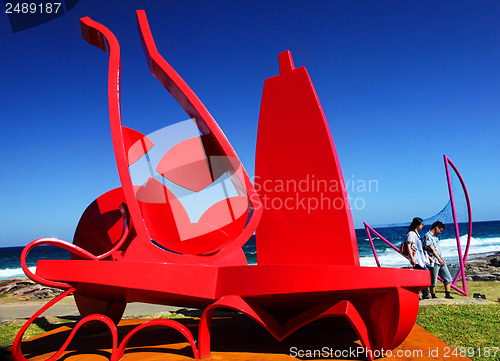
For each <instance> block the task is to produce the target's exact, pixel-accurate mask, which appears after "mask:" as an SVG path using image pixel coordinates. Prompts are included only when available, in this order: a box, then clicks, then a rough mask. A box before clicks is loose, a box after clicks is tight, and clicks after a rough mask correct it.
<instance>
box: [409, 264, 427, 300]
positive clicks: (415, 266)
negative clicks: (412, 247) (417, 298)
mask: <svg viewBox="0 0 500 361" xmlns="http://www.w3.org/2000/svg"><path fill="white" fill-rule="evenodd" d="M413 268H414V269H419V270H425V268H422V267H420V266H419V265H418V264H416V265H414V266H413ZM422 298H423V299H424V300H427V299H429V298H431V296H429V290H428V289H427V288H425V289H423V290H422Z"/></svg>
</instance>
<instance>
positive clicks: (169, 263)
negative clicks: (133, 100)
mask: <svg viewBox="0 0 500 361" xmlns="http://www.w3.org/2000/svg"><path fill="white" fill-rule="evenodd" d="M137 20H138V25H139V34H140V36H141V40H142V43H143V49H144V53H145V55H146V59H147V62H148V65H149V67H150V70H151V72H152V74H153V75H154V76H155V77H156V78H157V79H158V80H159V81H160V83H161V84H162V85H163V86H164V87H165V88H166V89H167V90H168V91H169V92H170V93H171V94H172V96H173V97H174V98H175V99H176V100H177V102H178V103H179V104H180V105H181V106H182V107H183V109H184V110H185V111H186V113H187V114H188V115H189V117H191V119H192V121H191V122H189V121H188V123H186V124H183V125H182V126H180V127H184V126H185V128H182V129H191V128H192V127H195V128H196V131H195V132H194V133H192V132H190V131H187V133H186V134H189V136H188V135H184V136H182V137H180V140H179V139H178V140H179V141H178V142H176V143H175V144H171V145H170V146H169V145H168V144H166V143H165V144H164V143H162V136H165V135H167V134H171V133H168V132H172V131H174V130H172V129H167V130H165V131H162V132H160V133H156V132H155V133H152V134H151V135H148V136H146V135H143V134H142V133H140V132H137V131H135V130H132V129H130V128H126V127H124V126H122V124H121V117H120V75H121V65H120V49H119V44H118V41H117V40H116V38H115V36H114V35H113V34H112V33H111V31H109V30H108V29H107V28H105V27H104V26H102V25H101V24H99V23H96V22H95V21H92V20H91V19H89V18H88V17H87V18H82V19H81V27H82V34H83V37H84V38H85V40H87V41H88V42H89V43H90V44H92V45H95V46H97V47H99V48H101V49H102V50H104V51H106V52H107V53H108V54H109V76H108V94H109V113H110V122H111V133H112V138H113V145H114V150H115V156H116V161H117V166H118V171H119V175H120V180H121V184H122V187H121V188H117V189H114V190H112V191H110V192H108V193H106V194H104V195H102V196H100V197H99V198H98V199H97V200H96V201H94V202H93V203H92V204H91V205H90V206H89V207H88V208H87V210H86V211H85V212H84V214H83V216H82V218H81V220H80V223H79V225H78V227H77V230H76V233H75V237H74V243H73V244H70V243H67V242H63V241H60V240H55V239H48V238H43V239H39V240H36V241H33V242H32V243H30V244H29V245H28V246H27V247H26V248H25V250H24V252H23V255H22V267H23V269H24V271H25V272H26V274H27V275H28V276H29V277H30V278H32V279H33V280H35V281H37V282H39V283H42V284H45V285H48V286H52V287H59V288H61V289H66V290H67V291H66V292H65V293H63V294H62V295H61V296H60V297H58V298H56V299H55V300H53V301H51V302H50V303H49V304H48V305H47V306H45V307H44V308H42V309H41V310H40V311H39V312H37V313H36V314H35V315H34V316H33V317H32V318H31V319H30V320H29V321H28V322H27V323H26V325H25V326H24V327H23V328H22V329H21V330H20V332H19V334H18V336H17V337H16V339H15V342H14V346H13V356H14V359H15V360H23V359H24V357H23V355H22V352H21V339H22V335H23V333H24V331H25V330H26V328H27V327H28V325H29V324H30V323H31V322H32V321H33V320H34V319H36V317H38V315H39V314H41V313H42V312H43V311H44V310H45V309H47V308H48V307H50V306H51V305H52V304H54V303H55V302H57V301H58V300H59V299H61V298H62V297H65V296H66V295H68V294H70V293H72V292H73V293H74V294H75V300H76V303H77V306H78V308H79V310H80V312H81V314H82V316H84V317H83V318H82V320H81V321H80V322H79V323H78V324H77V325H76V327H75V328H74V330H73V332H72V333H71V335H70V338H69V339H68V341H67V342H66V343H65V344H64V345H63V346H62V348H61V350H60V351H59V352H58V353H57V354H56V355H54V358H57V357H58V356H59V355H61V353H62V352H63V350H64V349H65V347H66V346H67V345H68V343H69V341H70V339H71V338H72V337H73V335H74V333H75V332H76V330H78V328H79V327H80V326H81V325H82V324H84V323H85V322H88V321H96V320H97V321H100V322H103V323H105V324H106V325H107V326H108V327H109V328H110V330H111V333H112V337H113V348H112V356H111V359H112V360H117V359H119V358H120V357H121V356H122V355H123V352H124V350H125V347H126V345H127V343H128V341H129V340H130V337H132V336H133V335H134V334H135V333H136V332H137V331H139V330H141V329H143V328H144V327H148V326H150V325H164V326H167V327H173V328H175V329H177V330H178V331H179V332H181V333H182V334H183V335H184V336H185V337H186V338H187V339H188V341H189V342H190V344H191V347H192V349H193V356H194V357H195V358H201V357H205V356H207V355H208V354H209V353H210V325H211V320H212V316H213V313H214V310H215V309H216V308H229V309H234V310H237V311H240V312H242V313H244V314H246V315H248V316H249V317H251V318H252V319H254V320H255V321H256V322H258V323H259V324H261V325H262V326H263V327H265V328H266V329H267V330H268V331H269V332H270V333H271V334H272V335H273V336H274V337H275V338H276V339H277V340H282V339H284V338H286V337H287V336H288V335H290V334H291V333H293V332H294V331H295V330H297V329H299V328H301V327H303V326H304V325H306V324H309V323H311V322H313V321H315V320H317V319H320V318H324V317H332V316H336V317H338V316H341V317H345V318H347V319H348V320H349V322H350V324H351V325H352V327H353V328H354V330H355V331H356V333H357V334H358V336H359V338H360V340H361V342H362V344H363V346H364V347H366V349H367V353H366V357H367V358H368V359H372V358H373V352H374V351H375V350H382V349H384V350H390V349H393V348H395V347H397V346H398V345H399V344H400V343H401V342H402V341H403V340H404V339H405V338H406V336H407V335H408V333H409V332H410V330H411V328H412V326H413V324H414V322H415V319H416V316H417V312H418V291H419V290H421V289H423V288H425V287H426V286H428V285H429V284H430V280H429V276H428V272H422V271H417V270H401V269H387V268H368V267H360V266H359V258H358V252H357V245H356V238H355V233H354V227H353V223H352V218H351V213H350V209H349V207H348V200H347V196H346V191H345V187H344V185H343V182H342V173H341V169H340V165H339V162H338V159H337V154H336V151H335V148H334V144H333V140H332V137H331V135H330V131H329V129H328V125H327V122H326V119H325V116H324V114H323V111H322V108H321V105H320V103H319V101H318V97H317V95H316V92H315V90H314V88H313V85H312V83H311V80H310V78H309V75H308V73H307V71H306V70H305V68H303V67H302V68H299V69H295V68H294V65H293V61H292V58H291V54H290V52H288V51H287V52H284V53H282V54H280V56H279V60H280V61H279V63H280V75H278V76H275V77H273V78H270V79H267V80H266V82H265V84H264V93H263V97H262V105H261V114H260V119H259V130H258V140H257V154H256V188H257V190H258V192H257V191H256V189H255V188H254V186H253V184H252V183H251V181H250V179H249V177H248V175H247V173H246V172H245V170H244V168H243V167H242V165H241V163H240V162H239V160H238V157H237V156H236V154H235V152H234V151H233V149H232V148H231V146H230V144H229V142H228V141H227V139H226V138H225V136H224V134H223V133H222V131H221V130H220V129H219V127H218V126H217V124H216V123H215V121H214V119H213V118H212V116H211V115H210V114H209V112H208V111H207V110H206V108H205V107H204V106H203V104H202V103H201V102H200V100H199V99H198V98H197V97H196V95H195V94H194V93H193V92H192V90H191V89H190V88H189V87H188V86H187V84H186V83H185V82H184V81H183V80H182V79H181V77H180V76H179V75H178V74H177V73H176V72H175V71H174V70H173V69H172V67H170V65H169V64H168V63H167V62H166V61H165V60H164V59H163V58H162V57H161V56H160V55H159V53H158V51H157V50H156V46H155V44H154V41H153V37H152V35H151V32H150V29H149V25H148V22H147V19H146V15H145V13H144V11H138V12H137ZM179 129H180V128H179ZM160 150H161V151H160ZM163 150H164V152H163ZM144 169H146V171H144ZM313 178H314V180H316V181H321V182H319V183H322V181H328V182H329V185H330V186H332V185H335V186H336V188H335V189H332V188H330V189H329V193H328V194H327V195H326V196H327V197H328V201H329V202H330V206H329V207H325V206H321V207H320V206H318V207H316V206H315V207H312V205H311V202H312V200H315V201H321V197H323V196H325V195H324V194H323V193H324V192H322V191H321V190H319V189H318V188H317V187H316V188H311V187H314V185H313V186H311V184H309V186H310V188H308V189H307V190H304V189H295V190H293V189H292V188H287V189H283V188H277V187H283V185H284V184H286V185H287V186H290V187H292V186H293V184H295V185H296V186H297V187H298V186H300V184H303V181H305V182H308V181H312V180H313ZM301 182H302V183H301ZM315 184H316V185H317V184H318V182H316V183H315ZM215 186H217V187H222V188H223V190H224V194H226V196H225V197H224V198H223V199H220V200H218V201H217V202H215V203H214V204H213V205H211V206H210V207H209V208H208V209H207V210H206V211H205V212H204V213H203V215H202V216H201V217H200V218H199V220H198V221H197V222H192V221H191V219H190V218H189V216H188V215H186V210H185V208H184V206H183V203H182V202H180V200H179V195H178V194H179V193H178V192H177V191H178V188H177V187H180V188H182V189H183V192H191V193H189V194H194V195H196V194H197V193H201V192H204V191H205V190H207V189H209V188H210V187H215ZM229 188H231V189H232V190H231V189H229ZM210 189H211V188H210ZM282 190H283V191H282ZM176 192H177V193H176ZM297 194H299V196H300V197H303V198H304V201H302V200H298V202H300V203H299V204H298V205H297V206H296V207H291V206H290V201H289V198H290V197H292V198H293V197H295V196H296V195H297ZM318 197H319V198H318ZM261 199H262V201H261ZM266 202H270V203H269V204H268V205H267V204H266ZM287 202H288V203H287ZM303 202H306V203H307V204H308V207H307V208H306V209H304V207H303V206H301V204H304V203H303ZM325 202H326V201H323V205H324V204H325ZM332 202H337V203H335V204H333V203H332ZM340 203H342V204H341V206H339V204H340ZM278 205H279V206H278ZM332 205H333V206H332ZM261 218H262V219H261ZM259 221H260V223H259ZM254 231H256V242H257V260H258V262H257V265H248V264H247V262H246V259H245V256H244V253H243V251H242V248H241V247H242V245H243V244H244V243H245V242H246V241H247V240H248V239H249V238H250V236H251V235H252V234H253V233H254ZM40 244H52V245H58V246H61V247H63V248H65V249H67V250H69V251H71V252H72V253H73V256H72V257H73V258H72V259H71V260H40V261H39V262H38V264H37V269H36V274H33V273H31V272H30V271H29V269H28V268H27V266H26V261H25V258H26V255H27V253H28V252H29V251H30V250H31V249H32V248H33V247H35V246H37V245H40ZM96 254H100V255H99V256H96ZM135 301H141V302H149V303H158V304H165V305H179V306H191V307H199V308H204V312H203V314H202V316H201V320H200V326H199V330H198V342H197V343H196V342H195V338H194V336H193V335H192V334H191V332H190V331H189V330H188V329H187V328H185V327H184V326H183V325H182V324H181V323H179V322H176V321H174V320H154V321H149V322H146V323H144V324H142V325H141V326H139V327H137V328H136V329H134V330H133V331H131V333H130V334H129V335H128V336H127V337H126V338H125V339H124V340H123V341H122V342H121V344H120V345H118V339H117V332H116V326H115V323H117V322H118V321H119V319H120V318H121V315H122V313H123V310H124V308H125V305H126V303H128V302H135ZM278 314H279V316H280V317H279V319H280V320H284V322H285V323H284V324H281V323H279V322H278V321H277V320H276V319H277V315H278ZM113 321H114V322H113Z"/></svg>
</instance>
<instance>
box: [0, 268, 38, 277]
mask: <svg viewBox="0 0 500 361" xmlns="http://www.w3.org/2000/svg"><path fill="white" fill-rule="evenodd" d="M28 268H29V270H30V271H31V272H33V273H35V271H36V267H35V266H34V267H28ZM17 277H26V275H25V274H24V271H23V269H22V268H5V269H0V280H5V279H7V278H17Z"/></svg>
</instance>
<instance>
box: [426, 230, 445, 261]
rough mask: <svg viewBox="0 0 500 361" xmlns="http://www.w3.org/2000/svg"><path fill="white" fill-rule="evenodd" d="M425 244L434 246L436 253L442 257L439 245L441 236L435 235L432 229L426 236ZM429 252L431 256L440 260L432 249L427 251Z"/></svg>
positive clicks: (435, 259)
mask: <svg viewBox="0 0 500 361" xmlns="http://www.w3.org/2000/svg"><path fill="white" fill-rule="evenodd" d="M424 245H425V246H426V247H429V246H432V247H433V248H434V250H435V251H436V253H437V254H438V256H439V257H441V248H440V247H439V238H438V237H437V236H435V235H434V234H433V233H432V232H431V231H429V232H427V233H426V234H425V237H424ZM427 253H429V256H431V257H432V259H433V260H434V261H436V262H438V259H437V258H436V256H434V254H433V253H432V252H430V251H427Z"/></svg>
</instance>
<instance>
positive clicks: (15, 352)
mask: <svg viewBox="0 0 500 361" xmlns="http://www.w3.org/2000/svg"><path fill="white" fill-rule="evenodd" d="M75 290H76V289H75V288H73V287H72V288H70V289H68V290H67V291H65V292H64V293H62V294H60V295H59V296H57V297H56V298H54V299H53V300H51V301H50V302H48V303H47V304H46V305H45V306H43V307H42V308H41V309H40V310H38V311H37V312H36V313H35V314H34V315H33V316H31V318H30V319H29V320H28V321H27V322H26V323H25V324H24V325H23V327H22V328H21V329H20V330H19V332H18V334H17V335H16V338H15V339H14V343H13V345H12V357H13V359H14V360H16V361H20V360H22V361H28V359H26V358H25V357H24V355H23V353H22V350H21V342H22V338H23V336H24V333H25V332H26V330H27V329H28V327H29V326H30V325H31V324H32V323H33V321H35V320H36V319H37V318H38V317H39V316H40V315H41V314H42V313H44V312H45V311H46V310H48V309H49V308H50V307H52V306H53V305H54V304H56V303H57V302H59V301H60V300H62V299H63V298H65V297H66V296H68V295H70V294H71V293H73V292H74V291H75ZM92 321H99V322H102V323H104V324H105V325H107V326H108V328H109V330H110V332H111V337H112V340H113V341H112V342H113V345H112V349H111V357H110V360H111V361H117V360H119V359H120V358H122V357H123V354H124V353H125V349H126V347H127V344H128V342H129V341H130V339H131V338H132V336H133V335H135V334H136V333H137V332H138V331H140V330H142V329H144V328H146V327H150V326H158V325H161V326H167V327H171V328H173V329H175V330H177V331H179V332H180V333H181V334H182V335H183V336H184V337H186V339H187V340H188V342H189V344H190V345H191V348H192V350H193V356H194V358H196V359H197V358H199V352H198V348H197V347H196V341H195V339H194V337H193V335H192V333H191V331H189V329H188V328H187V327H186V326H184V325H183V324H182V323H180V322H177V321H175V320H151V321H147V322H144V323H142V324H140V325H139V326H137V327H135V328H134V329H133V330H132V331H130V332H129V333H128V334H127V335H126V336H125V338H124V339H123V341H122V342H121V343H120V346H118V329H117V327H116V325H115V324H114V322H113V321H112V320H111V319H110V318H109V317H107V316H105V315H98V314H92V315H88V316H86V317H84V318H82V319H81V320H80V321H78V323H77V324H76V325H75V327H74V328H73V329H72V330H71V333H70V334H69V336H68V338H67V339H66V341H65V342H64V343H63V345H62V346H61V347H60V348H59V350H58V351H57V352H56V353H55V354H53V355H52V356H50V357H49V358H48V359H47V360H46V361H54V360H57V359H58V358H59V356H61V355H62V354H63V352H64V351H65V350H66V348H67V347H68V345H69V344H70V342H71V341H72V340H73V338H74V337H75V334H76V332H77V331H78V330H79V329H80V328H81V327H82V326H83V325H84V324H86V323H88V322H92Z"/></svg>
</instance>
